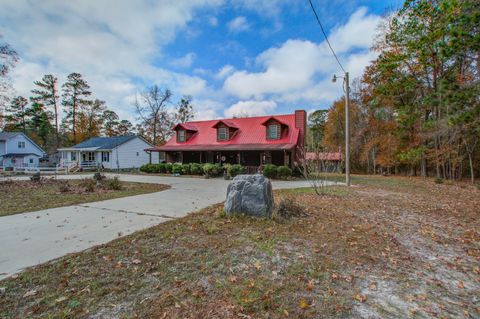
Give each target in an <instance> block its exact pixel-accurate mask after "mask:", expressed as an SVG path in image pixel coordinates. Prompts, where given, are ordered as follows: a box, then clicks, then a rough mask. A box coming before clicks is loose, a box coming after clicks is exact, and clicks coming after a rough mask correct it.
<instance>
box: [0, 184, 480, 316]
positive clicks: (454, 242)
mask: <svg viewBox="0 0 480 319" xmlns="http://www.w3.org/2000/svg"><path fill="white" fill-rule="evenodd" d="M389 179H390V181H389V182H388V183H387V182H384V183H381V185H380V186H375V185H372V181H371V180H369V181H368V185H360V186H355V187H352V188H350V189H346V188H345V187H340V186H338V187H334V188H333V190H332V191H331V192H329V193H328V194H327V195H325V196H322V197H318V196H316V195H314V194H312V192H310V191H309V190H308V189H305V190H290V191H282V192H277V193H276V197H277V200H278V199H279V198H280V197H284V196H288V197H289V198H295V200H296V201H298V202H299V203H302V205H304V206H305V207H306V209H307V213H308V214H307V216H305V217H300V218H292V219H290V220H281V221H276V220H254V219H250V218H245V217H238V218H226V217H224V216H223V215H222V214H221V213H220V212H221V209H220V207H219V206H214V207H210V208H207V209H204V210H202V211H200V212H198V213H195V214H192V215H190V216H188V217H186V218H182V219H178V220H174V221H170V222H167V223H164V224H161V225H159V226H156V227H153V228H150V229H148V230H145V231H141V232H138V233H135V234H132V235H130V236H127V237H125V238H122V239H119V240H116V241H113V242H111V243H109V244H106V245H101V246H98V247H95V248H92V249H90V250H88V251H85V252H83V253H79V254H73V255H70V256H67V257H64V258H61V259H59V260H56V261H54V262H52V263H50V264H45V265H42V266H39V267H36V268H33V269H29V270H27V271H25V272H23V273H21V274H19V275H18V277H16V278H10V279H7V280H4V281H2V282H0V286H4V287H6V293H5V294H4V296H1V297H0V302H1V303H0V305H1V306H0V317H2V318H3V317H5V318H17V317H29V318H44V317H58V318H63V317H92V318H100V317H102V318H123V317H125V318H131V317H138V318H286V317H289V318H335V317H336V318H345V317H352V318H359V317H364V318H376V317H387V318H411V317H427V318H428V317H435V318H437V317H442V316H443V317H446V318H449V317H452V318H453V317H456V318H458V317H460V318H461V317H465V318H469V316H472V317H476V316H477V317H478V316H479V315H480V312H479V309H478V304H475V300H476V299H475V298H478V291H479V290H478V289H479V284H480V283H479V281H478V275H479V274H480V270H479V268H478V259H479V258H480V256H479V240H480V236H479V233H478V229H479V219H478V217H479V216H478V215H479V210H478V207H479V204H480V196H479V195H480V191H479V190H477V189H475V188H473V187H470V186H467V185H463V184H455V185H437V184H434V183H433V181H422V180H419V179H401V178H400V179H395V178H389Z"/></svg>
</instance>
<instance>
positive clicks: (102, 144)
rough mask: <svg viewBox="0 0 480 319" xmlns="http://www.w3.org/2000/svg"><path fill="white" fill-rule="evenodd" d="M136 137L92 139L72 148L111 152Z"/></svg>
mask: <svg viewBox="0 0 480 319" xmlns="http://www.w3.org/2000/svg"><path fill="white" fill-rule="evenodd" d="M136 137H137V136H136V135H126V136H114V137H92V138H91V139H88V140H86V141H83V142H82V143H79V144H77V145H74V146H73V148H91V147H96V148H98V149H102V150H111V149H114V148H115V147H117V146H120V145H122V144H123V143H126V142H128V141H130V140H133V139H134V138H136Z"/></svg>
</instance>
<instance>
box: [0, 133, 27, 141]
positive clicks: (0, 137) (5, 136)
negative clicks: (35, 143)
mask: <svg viewBox="0 0 480 319" xmlns="http://www.w3.org/2000/svg"><path fill="white" fill-rule="evenodd" d="M18 134H23V133H22V132H0V140H6V139H9V138H12V137H15V136H17V135H18Z"/></svg>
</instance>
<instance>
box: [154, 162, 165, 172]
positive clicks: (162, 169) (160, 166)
mask: <svg viewBox="0 0 480 319" xmlns="http://www.w3.org/2000/svg"><path fill="white" fill-rule="evenodd" d="M156 166H157V170H158V172H159V173H162V174H165V173H166V172H167V168H166V165H165V163H160V164H156Z"/></svg>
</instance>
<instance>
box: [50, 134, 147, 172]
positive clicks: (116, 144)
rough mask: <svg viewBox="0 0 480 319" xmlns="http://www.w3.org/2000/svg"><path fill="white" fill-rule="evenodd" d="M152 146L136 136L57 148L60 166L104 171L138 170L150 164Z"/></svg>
mask: <svg viewBox="0 0 480 319" xmlns="http://www.w3.org/2000/svg"><path fill="white" fill-rule="evenodd" d="M150 147H152V145H151V144H150V143H148V142H147V141H145V140H144V139H143V138H142V137H140V136H136V135H127V136H114V137H92V138H91V139H89V140H86V141H83V142H82V143H79V144H77V145H74V146H72V147H64V148H59V149H58V152H60V154H61V160H60V165H61V166H68V167H72V166H76V167H82V168H88V167H102V168H106V169H123V168H139V167H140V166H142V165H143V164H147V163H149V162H150V156H151V155H150V153H147V152H146V151H145V149H146V148H150Z"/></svg>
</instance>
